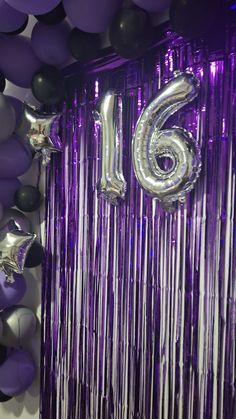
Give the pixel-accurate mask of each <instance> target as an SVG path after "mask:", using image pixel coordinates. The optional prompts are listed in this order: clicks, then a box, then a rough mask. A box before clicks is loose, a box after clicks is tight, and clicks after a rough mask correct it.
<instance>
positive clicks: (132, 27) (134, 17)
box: [109, 6, 153, 58]
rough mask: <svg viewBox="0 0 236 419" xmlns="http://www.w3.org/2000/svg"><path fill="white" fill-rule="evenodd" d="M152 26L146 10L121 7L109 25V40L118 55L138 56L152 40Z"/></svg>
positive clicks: (125, 56) (126, 56)
mask: <svg viewBox="0 0 236 419" xmlns="http://www.w3.org/2000/svg"><path fill="white" fill-rule="evenodd" d="M152 34H153V28H152V27H151V21H150V18H149V15H148V13H147V12H145V11H144V10H143V9H140V8H139V7H135V6H133V7H128V8H125V9H121V10H120V11H119V12H118V13H117V14H116V16H115V17H114V19H113V21H112V24H111V27H110V33H109V35H110V42H111V45H112V47H113V48H114V50H115V51H116V52H117V54H118V55H120V56H122V57H124V58H138V57H140V56H141V55H143V54H144V53H145V52H146V50H147V48H148V47H149V45H150V43H151V41H152Z"/></svg>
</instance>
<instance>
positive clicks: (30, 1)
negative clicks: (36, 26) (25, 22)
mask: <svg viewBox="0 0 236 419" xmlns="http://www.w3.org/2000/svg"><path fill="white" fill-rule="evenodd" d="M60 1H61V0H6V3H8V4H9V5H10V6H12V7H14V9H16V10H19V11H21V12H23V13H27V14H29V15H43V14H44V13H48V12H50V11H51V10H52V9H54V8H55V7H56V6H57V5H58V4H59V3H60Z"/></svg>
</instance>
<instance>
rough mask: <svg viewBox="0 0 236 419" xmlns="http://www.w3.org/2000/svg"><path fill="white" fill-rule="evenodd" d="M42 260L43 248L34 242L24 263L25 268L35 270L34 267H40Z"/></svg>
mask: <svg viewBox="0 0 236 419" xmlns="http://www.w3.org/2000/svg"><path fill="white" fill-rule="evenodd" d="M43 259H44V248H43V246H42V245H41V244H40V243H39V242H37V241H36V242H34V243H33V245H32V246H31V249H30V251H29V253H28V255H27V258H26V261H25V267H26V268H35V267H36V266H39V265H41V263H42V262H43Z"/></svg>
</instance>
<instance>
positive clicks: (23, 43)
mask: <svg viewBox="0 0 236 419" xmlns="http://www.w3.org/2000/svg"><path fill="white" fill-rule="evenodd" d="M0 51H1V53H0V68H1V71H2V72H3V73H4V75H5V77H6V78H7V79H8V80H9V81H11V82H12V83H14V84H16V85H17V86H20V87H30V85H31V80H32V77H33V75H34V73H35V72H36V71H37V70H38V69H39V68H40V67H41V66H42V63H41V62H40V61H39V59H38V58H37V57H36V55H35V54H34V52H33V50H32V47H31V44H30V40H29V39H28V38H26V37H25V36H22V35H19V36H7V35H3V34H1V35H0Z"/></svg>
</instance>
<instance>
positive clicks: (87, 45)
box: [68, 28, 101, 62]
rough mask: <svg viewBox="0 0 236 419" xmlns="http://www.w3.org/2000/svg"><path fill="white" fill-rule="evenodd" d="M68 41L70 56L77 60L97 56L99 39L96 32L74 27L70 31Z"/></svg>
mask: <svg viewBox="0 0 236 419" xmlns="http://www.w3.org/2000/svg"><path fill="white" fill-rule="evenodd" d="M68 43H69V48H70V52H71V54H72V56H73V57H74V58H75V59H76V60H78V61H81V62H86V61H90V60H93V59H94V58H96V57H97V56H98V52H99V49H100V46H101V39H100V35H99V34H97V33H88V32H83V31H81V30H79V29H77V28H74V29H73V30H72V31H71V33H70V36H69V40H68Z"/></svg>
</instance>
